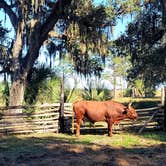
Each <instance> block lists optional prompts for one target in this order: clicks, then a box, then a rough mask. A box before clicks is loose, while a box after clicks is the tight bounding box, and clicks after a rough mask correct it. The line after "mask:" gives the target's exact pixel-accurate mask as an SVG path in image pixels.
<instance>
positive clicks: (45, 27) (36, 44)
mask: <svg viewBox="0 0 166 166" xmlns="http://www.w3.org/2000/svg"><path fill="white" fill-rule="evenodd" d="M70 4H71V0H58V1H57V2H56V3H55V5H54V6H53V8H52V11H51V13H50V15H49V16H48V17H47V19H46V21H45V23H44V24H42V25H40V24H38V23H36V24H35V26H34V32H33V33H32V36H31V46H30V50H29V51H28V53H27V55H26V56H25V58H24V69H25V70H26V71H28V70H29V69H30V67H31V66H32V65H33V64H34V62H35V60H36V59H37V58H38V56H39V49H40V47H41V45H42V44H43V42H44V41H45V40H46V39H47V37H48V34H49V32H50V31H51V30H52V29H53V28H54V25H55V24H56V23H57V21H58V19H59V18H60V17H61V16H62V14H63V12H64V10H65V8H66V7H67V6H69V5H70Z"/></svg>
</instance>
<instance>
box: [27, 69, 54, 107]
mask: <svg viewBox="0 0 166 166" xmlns="http://www.w3.org/2000/svg"><path fill="white" fill-rule="evenodd" d="M53 75H54V73H53V72H52V71H51V70H50V69H49V68H45V67H44V66H41V67H39V68H33V70H31V72H30V74H29V76H28V83H27V88H26V91H25V102H26V103H27V104H34V103H35V102H36V101H37V100H39V101H40V102H43V101H44V102H47V101H49V99H50V98H51V97H50V96H52V93H53V91H52V89H51V88H52V86H50V89H49V88H48V87H49V86H48V85H47V83H48V82H49V80H50V79H51V77H52V76H53ZM41 93H42V96H40V95H39V94H41ZM45 94H46V95H45ZM37 98H38V99H37ZM48 98H49V99H48ZM50 101H52V100H51V99H50Z"/></svg>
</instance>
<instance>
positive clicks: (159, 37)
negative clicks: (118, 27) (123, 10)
mask: <svg viewBox="0 0 166 166" xmlns="http://www.w3.org/2000/svg"><path fill="white" fill-rule="evenodd" d="M165 28H166V27H165V25H164V24H163V16H162V4H160V3H157V2H156V1H149V3H146V4H145V8H143V9H142V11H141V12H140V14H139V15H138V16H137V17H136V19H135V21H134V22H133V23H130V24H129V25H128V29H127V31H126V34H124V35H122V36H121V37H120V38H119V39H118V40H117V41H116V44H117V45H118V46H121V50H122V51H121V52H123V50H125V51H126V52H128V53H129V52H130V55H131V62H132V68H131V69H130V70H129V75H128V79H129V81H131V82H133V81H134V80H138V79H141V80H142V81H143V82H144V86H145V88H150V89H154V87H155V86H156V85H159V84H160V83H163V82H165V81H166V72H165V71H166V65H165V50H166V42H165V35H166V34H165ZM119 49H120V48H119ZM124 54H125V53H124Z"/></svg>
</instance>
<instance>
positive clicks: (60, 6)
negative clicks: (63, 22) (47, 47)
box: [40, 0, 71, 40]
mask: <svg viewBox="0 0 166 166" xmlns="http://www.w3.org/2000/svg"><path fill="white" fill-rule="evenodd" d="M70 4H71V0H59V1H58V2H57V3H55V5H54V7H53V8H52V12H51V13H50V15H49V16H48V17H47V20H46V22H45V23H44V24H43V25H42V27H41V31H40V34H41V38H43V40H45V39H46V38H47V36H48V33H49V32H50V31H51V30H52V29H53V27H54V25H55V24H56V22H57V21H58V19H59V17H61V15H62V14H63V12H64V9H65V7H67V6H69V5H70Z"/></svg>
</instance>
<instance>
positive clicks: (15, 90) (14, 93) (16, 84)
mask: <svg viewBox="0 0 166 166" xmlns="http://www.w3.org/2000/svg"><path fill="white" fill-rule="evenodd" d="M24 90H25V81H22V80H21V79H20V80H15V81H13V83H12V86H11V89H10V97H9V105H10V106H18V105H20V104H22V102H23V101H24Z"/></svg>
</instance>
